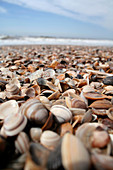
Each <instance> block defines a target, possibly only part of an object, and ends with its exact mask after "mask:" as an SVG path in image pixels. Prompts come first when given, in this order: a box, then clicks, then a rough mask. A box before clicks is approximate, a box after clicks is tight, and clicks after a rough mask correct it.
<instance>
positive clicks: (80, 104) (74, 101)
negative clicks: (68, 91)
mask: <svg viewBox="0 0 113 170" xmlns="http://www.w3.org/2000/svg"><path fill="white" fill-rule="evenodd" d="M71 107H72V108H81V109H86V108H87V106H86V103H85V102H84V101H82V100H78V99H76V98H74V99H72V101H71Z"/></svg>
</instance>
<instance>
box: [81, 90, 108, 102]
mask: <svg viewBox="0 0 113 170" xmlns="http://www.w3.org/2000/svg"><path fill="white" fill-rule="evenodd" d="M83 95H84V97H85V98H86V99H91V100H99V99H100V100H101V99H105V98H107V96H105V95H103V94H101V93H97V92H88V93H84V94H83Z"/></svg>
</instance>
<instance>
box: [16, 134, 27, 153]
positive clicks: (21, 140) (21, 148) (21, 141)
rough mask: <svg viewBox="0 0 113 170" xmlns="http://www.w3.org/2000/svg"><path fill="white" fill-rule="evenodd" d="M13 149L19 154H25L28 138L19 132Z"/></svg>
mask: <svg viewBox="0 0 113 170" xmlns="http://www.w3.org/2000/svg"><path fill="white" fill-rule="evenodd" d="M15 148H16V150H17V151H18V152H20V153H25V152H26V151H28V149H29V138H28V136H27V134H26V133H25V132H20V133H19V134H18V136H17V138H16V140H15Z"/></svg>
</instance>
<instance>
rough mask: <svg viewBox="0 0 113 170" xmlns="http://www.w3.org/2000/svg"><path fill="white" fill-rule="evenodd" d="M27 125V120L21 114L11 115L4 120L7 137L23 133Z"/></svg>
mask: <svg viewBox="0 0 113 170" xmlns="http://www.w3.org/2000/svg"><path fill="white" fill-rule="evenodd" d="M26 124H27V119H26V117H25V116H24V115H22V114H20V113H16V114H12V115H9V116H8V117H6V118H5V119H4V124H3V127H4V132H5V134H6V135H7V136H14V135H17V134H18V133H19V132H21V131H22V130H23V129H24V128H25V126H26Z"/></svg>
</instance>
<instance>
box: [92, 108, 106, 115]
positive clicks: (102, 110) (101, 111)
mask: <svg viewBox="0 0 113 170" xmlns="http://www.w3.org/2000/svg"><path fill="white" fill-rule="evenodd" d="M92 111H93V114H96V115H100V116H106V115H107V110H106V109H94V108H92Z"/></svg>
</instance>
